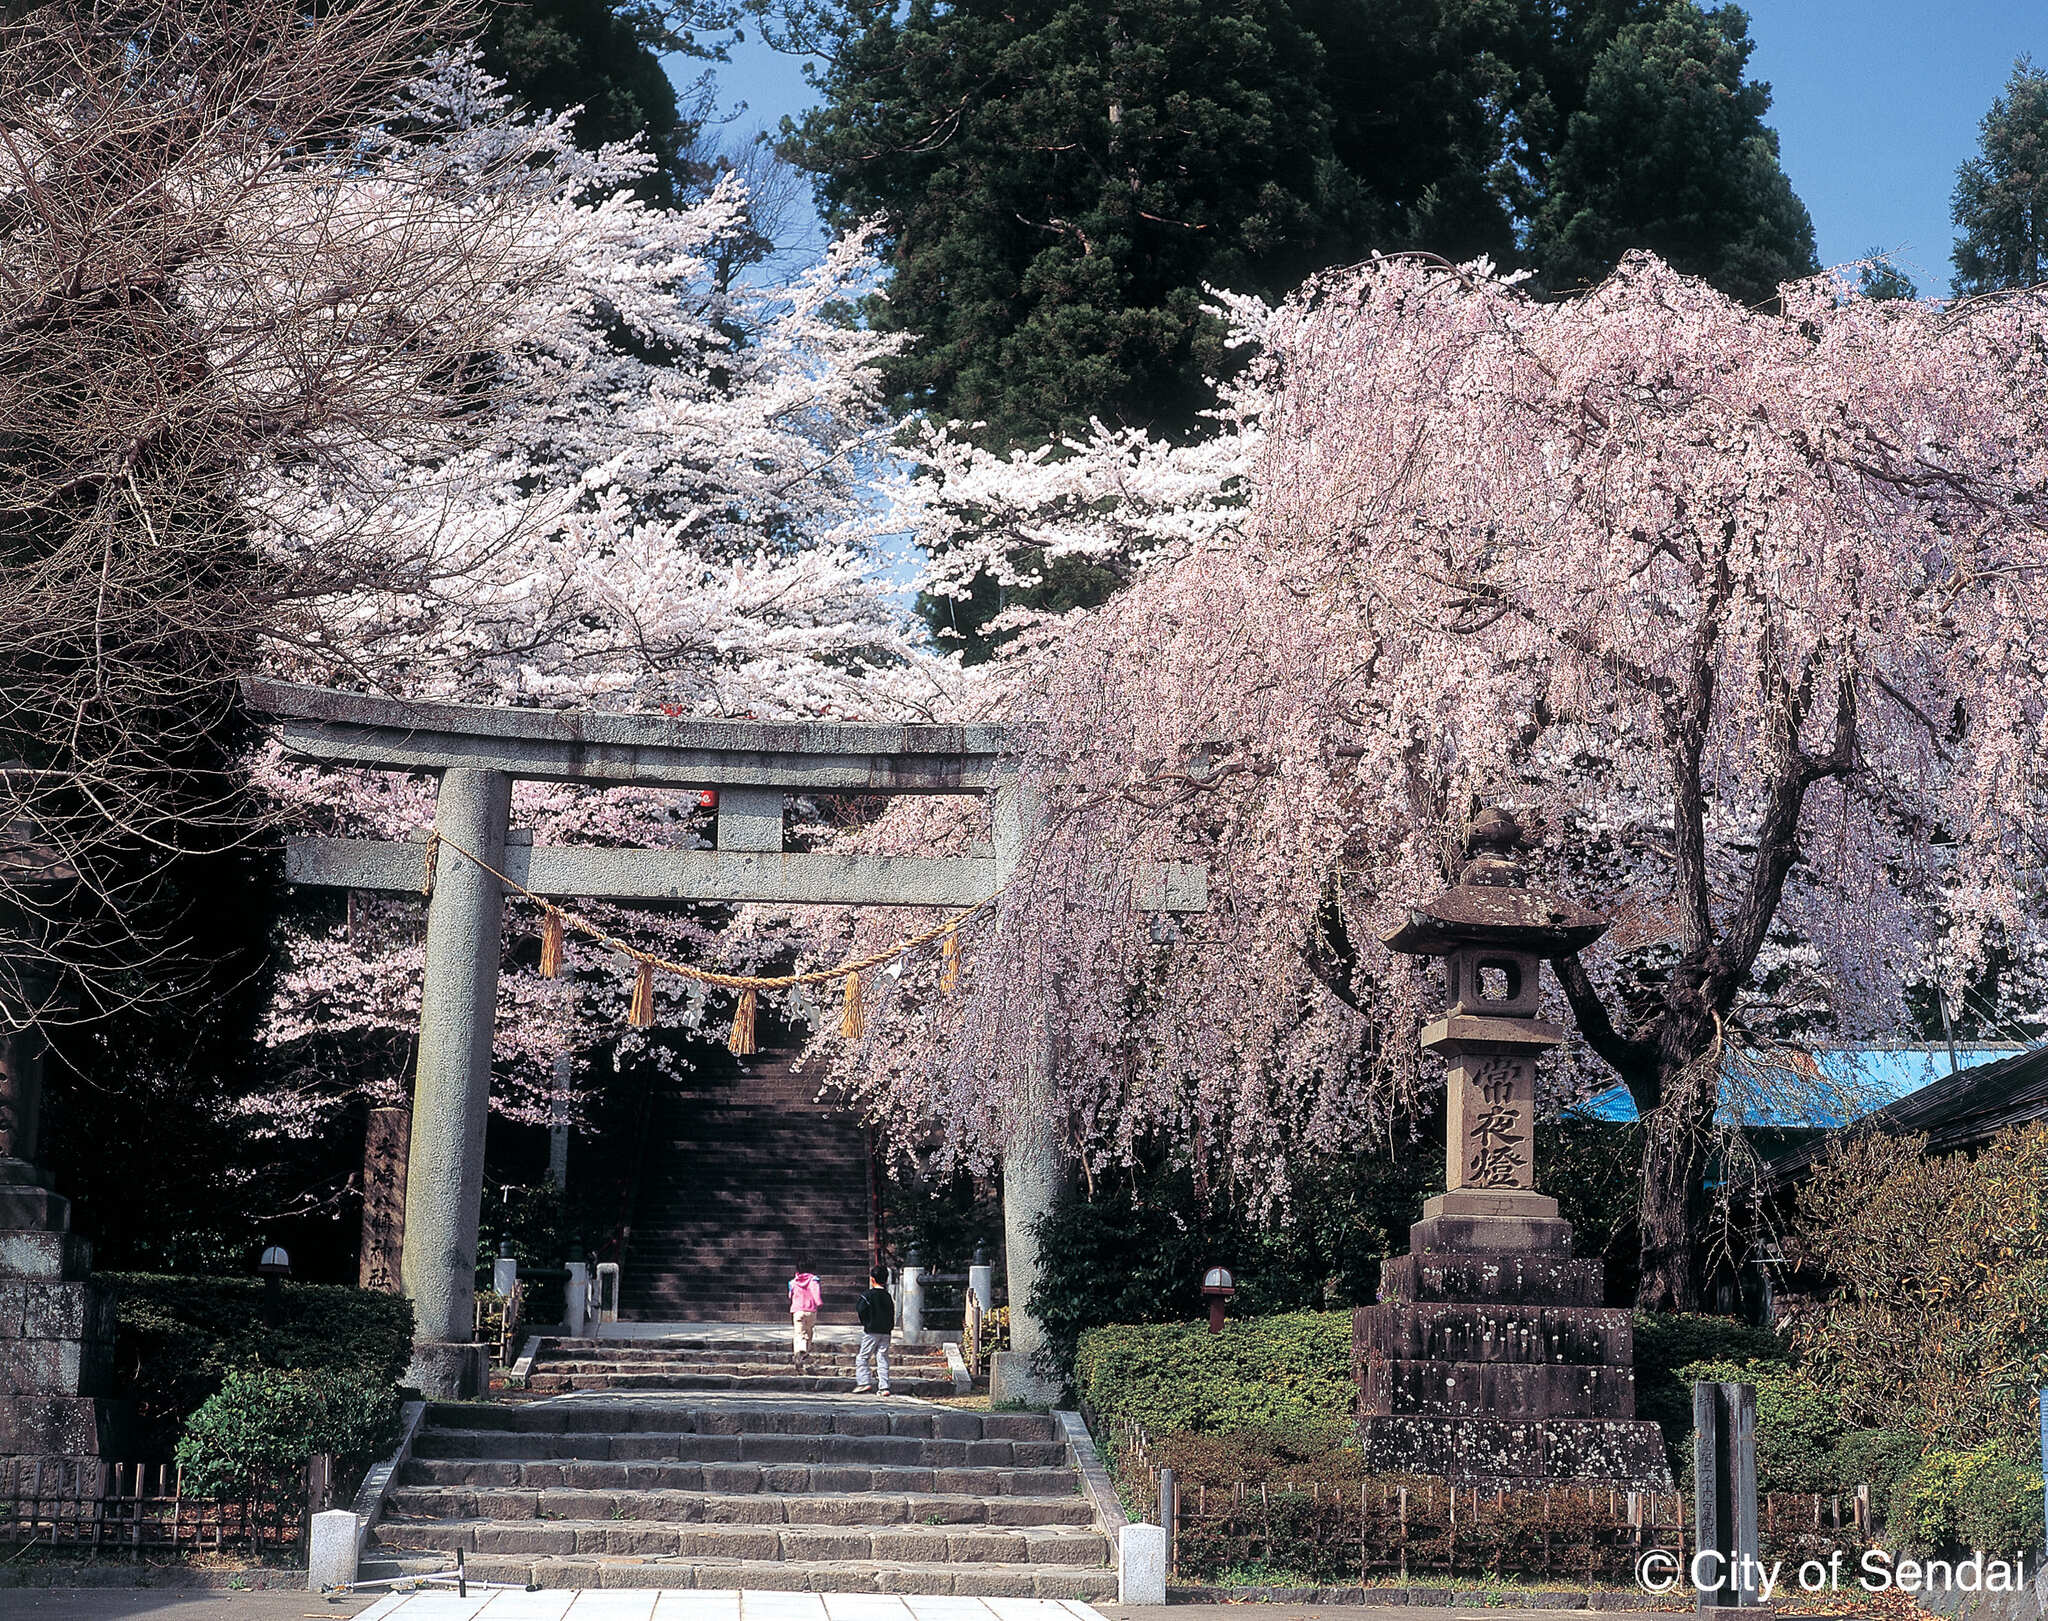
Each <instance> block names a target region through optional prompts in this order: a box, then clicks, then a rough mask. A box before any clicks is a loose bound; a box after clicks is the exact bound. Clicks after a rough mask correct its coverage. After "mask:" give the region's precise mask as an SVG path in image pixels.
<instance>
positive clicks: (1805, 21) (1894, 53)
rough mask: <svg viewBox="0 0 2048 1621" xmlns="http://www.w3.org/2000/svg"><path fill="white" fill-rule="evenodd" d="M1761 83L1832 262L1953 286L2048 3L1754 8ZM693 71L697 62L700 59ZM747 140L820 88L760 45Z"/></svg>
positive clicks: (743, 81)
mask: <svg viewBox="0 0 2048 1621" xmlns="http://www.w3.org/2000/svg"><path fill="white" fill-rule="evenodd" d="M1746 9H1747V10H1748V12H1749V14H1750V17H1751V27H1750V34H1751V37H1752V38H1753V39H1754V40H1755V41H1756V47H1757V48H1756V54H1755V55H1754V56H1753V57H1752V58H1751V60H1750V71H1751V74H1752V75H1753V76H1754V77H1756V78H1759V79H1764V80H1767V81H1768V82H1769V83H1770V85H1771V87H1772V89H1773V91H1774V92H1775V96H1776V102H1775V105H1774V106H1773V108H1772V111H1771V122H1772V123H1773V124H1774V125H1775V126H1776V127H1777V130H1778V133H1779V135H1780V136H1781V137H1782V144H1783V153H1784V163H1785V169H1786V172H1787V173H1789V174H1790V175H1791V177H1792V183H1793V185H1794V187H1795V188H1797V190H1798V192H1799V195H1800V196H1801V197H1802V198H1804V199H1805V201H1806V206H1807V208H1808V209H1809V210H1810V211H1811V212H1812V214H1813V221H1814V228H1815V231H1816V233H1817V235H1818V237H1819V241H1820V253H1821V259H1822V261H1823V262H1825V263H1830V264H1833V263H1840V262H1843V261H1846V260H1850V259H1856V258H1859V257H1861V256H1862V255H1863V254H1864V253H1865V252H1867V251H1868V250H1869V249H1871V248H1873V247H1876V248H1883V249H1886V250H1888V251H1890V252H1892V253H1893V254H1894V255H1895V256H1896V258H1897V260H1898V262H1899V264H1900V265H1901V267H1902V268H1904V269H1905V270H1906V271H1907V273H1908V274H1909V275H1911V276H1912V277H1913V279H1914V280H1915V281H1916V282H1918V283H1919V284H1920V289H1921V291H1922V292H1923V293H1943V292H1946V291H1947V290H1948V275H1949V261H1948V255H1949V246H1950V243H1951V241H1952V240H1953V237H1954V231H1953V228H1952V227H1951V226H1950V224H1949V218H1948V199H1949V192H1950V189H1951V188H1952V187H1953V185H1954V183H1955V172H1956V165H1957V164H1959V163H1961V162H1962V161H1963V160H1964V159H1965V158H1966V157H1968V156H1969V155H1970V153H1971V152H1972V151H1974V150H1975V148H1976V143H1977V121H1978V120H1979V119H1980V118H1982V117H1983V116H1984V113H1985V110H1986V109H1987V108H1988V107H1989V106H1990V105H1991V101H1992V98H1993V97H1994V96H1995V95H1997V93H1998V90H1999V87H2000V86H2001V85H2003V84H2004V82H2005V79H2006V75H2007V74H2008V73H2010V72H2011V70H2012V63H2013V59H2014V58H2015V57H2017V56H2020V55H2022V54H2025V53H2029V52H2031V53H2032V54H2033V55H2034V56H2035V57H2036V58H2037V59H2041V60H2048V5H2043V4H2042V3H2041V0H2027V3H2022V0H1752V3H1751V4H1749V5H1748V6H1747V7H1746ZM690 66H692V67H694V64H691V65H690ZM685 76H688V77H694V74H693V73H686V74H685ZM720 89H721V93H722V99H723V101H724V103H725V104H726V105H727V106H731V105H733V104H736V103H739V102H746V103H747V104H748V106H747V110H746V111H745V112H743V113H741V114H740V116H739V118H738V119H737V120H736V122H735V123H734V125H733V128H734V130H735V131H736V132H741V131H748V130H753V129H757V128H768V129H773V128H774V127H775V125H776V122H777V120H779V119H780V118H781V117H782V115H783V114H785V113H794V112H797V111H799V110H800V109H801V108H803V107H804V106H805V105H807V103H808V100H809V91H808V88H807V87H806V86H805V84H804V82H803V77H802V74H801V72H800V70H799V68H798V66H797V64H796V63H795V62H793V61H790V60H789V59H788V58H785V57H779V56H777V55H776V54H775V53H774V52H773V51H771V50H769V49H768V48H767V47H766V46H765V45H764V44H762V43H761V42H760V41H759V39H758V38H755V37H750V38H749V39H748V40H747V42H746V43H745V44H744V45H741V46H739V47H738V48H737V49H736V50H735V51H734V53H733V61H732V63H731V65H730V66H728V67H726V68H724V69H722V70H721V71H720Z"/></svg>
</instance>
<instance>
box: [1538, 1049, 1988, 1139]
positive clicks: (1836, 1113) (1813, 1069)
mask: <svg viewBox="0 0 2048 1621" xmlns="http://www.w3.org/2000/svg"><path fill="white" fill-rule="evenodd" d="M2024 1051H2026V1049H2025V1048H2024V1047H2020V1046H2016V1045H2011V1044H2008V1045H2005V1046H1999V1047H1962V1046H1959V1047H1957V1048H1956V1053H1955V1067H1956V1068H1957V1069H1968V1068H1969V1067H1970V1066H1971V1065H1973V1064H1990V1063H1996V1062H1997V1061H1998V1060H1999V1059H2001V1058H2010V1057H2012V1056H2013V1054H2015V1053H2018V1052H2024ZM1949 1073H1950V1067H1949V1053H1948V1048H1946V1047H1838V1048H1824V1049H1822V1050H1821V1051H1819V1052H1816V1053H1814V1054H1812V1055H1811V1057H1810V1058H1809V1057H1808V1056H1807V1055H1806V1054H1803V1053H1798V1054H1787V1055H1781V1056H1779V1057H1778V1058H1777V1059H1776V1061H1775V1062H1770V1061H1765V1060H1763V1059H1761V1058H1758V1057H1754V1056H1745V1057H1744V1058H1743V1059H1741V1060H1739V1061H1736V1060H1731V1061H1730V1062H1729V1063H1728V1064H1727V1065H1726V1066H1725V1067H1724V1068H1723V1070H1722V1074H1721V1108H1722V1113H1723V1117H1724V1118H1726V1119H1730V1120H1732V1119H1734V1118H1735V1117H1736V1116H1737V1115H1739V1116H1740V1118H1741V1121H1742V1124H1744V1125H1746V1126H1780V1127H1787V1126H1790V1127H1798V1126H1804V1127H1808V1128H1812V1129H1818V1130H1830V1131H1831V1130H1834V1129H1836V1128H1837V1127H1840V1126H1845V1125H1847V1124H1848V1123H1849V1122H1850V1121H1852V1120H1860V1119H1862V1118H1863V1116H1864V1115H1866V1114H1869V1113H1870V1112H1871V1111H1872V1110H1874V1109H1882V1108H1883V1107H1884V1106H1885V1105H1886V1104H1888V1103H1896V1102H1898V1100H1899V1099H1900V1098H1903V1097H1909V1096H1911V1095H1912V1094H1913V1093H1915V1092H1917V1091H1919V1090H1920V1088H1922V1087H1923V1086H1927V1085H1929V1084H1931V1083H1932V1082H1935V1081H1939V1080H1942V1079H1944V1078H1946V1077H1947V1075H1948V1074H1949ZM1572 1112H1574V1113H1577V1114H1581V1115H1586V1116H1590V1117H1591V1118H1593V1119H1595V1120H1633V1119H1635V1118H1636V1105H1635V1099H1633V1098H1631V1097H1630V1096H1629V1095H1628V1090H1627V1088H1626V1087H1622V1086H1614V1087H1610V1088H1609V1089H1608V1090H1607V1091H1605V1092H1602V1093H1600V1094H1599V1095H1598V1096H1597V1097H1594V1098H1590V1099H1588V1100H1587V1101H1586V1102H1584V1103H1581V1104H1579V1105H1578V1106H1577V1107H1576V1109H1574V1110H1573V1111H1572Z"/></svg>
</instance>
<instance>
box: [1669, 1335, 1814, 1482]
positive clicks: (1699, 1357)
mask: <svg viewBox="0 0 2048 1621" xmlns="http://www.w3.org/2000/svg"><path fill="white" fill-rule="evenodd" d="M1635 1329H1636V1336H1635V1338H1636V1416H1637V1417H1638V1418H1649V1419H1655V1420H1656V1422H1657V1426H1658V1428H1659V1429H1661V1430H1662V1431H1663V1432H1664V1444H1665V1445H1666V1446H1668V1447H1669V1448H1670V1449H1671V1454H1672V1457H1673V1458H1674V1460H1679V1461H1682V1460H1683V1458H1684V1456H1685V1454H1686V1452H1687V1451H1688V1450H1689V1449H1690V1448H1691V1445H1692V1382H1691V1381H1690V1380H1689V1379H1687V1378H1686V1377H1685V1376H1684V1374H1683V1373H1682V1372H1681V1370H1682V1369H1684V1368H1686V1367H1689V1366H1691V1365H1692V1364H1694V1363H1699V1362H1717V1363H1731V1362H1733V1363H1748V1364H1750V1365H1751V1366H1757V1365H1760V1364H1767V1363H1773V1362H1783V1361H1785V1360H1786V1357H1787V1354H1788V1353H1787V1352H1786V1349H1785V1346H1784V1343H1783V1342H1782V1341H1781V1340H1779V1338H1778V1337H1777V1335H1775V1334H1773V1333H1771V1332H1770V1330H1769V1329H1764V1328H1753V1327H1751V1326H1750V1325H1749V1324H1748V1323H1745V1322H1742V1321H1740V1320H1739V1319H1737V1318H1734V1317H1713V1316H1708V1315H1707V1314H1705V1313H1701V1312H1653V1311H1639V1312H1637V1313H1636V1314H1635Z"/></svg>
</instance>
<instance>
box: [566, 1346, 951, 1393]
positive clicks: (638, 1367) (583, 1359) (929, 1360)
mask: <svg viewBox="0 0 2048 1621" xmlns="http://www.w3.org/2000/svg"><path fill="white" fill-rule="evenodd" d="M789 1344H790V1342H789V1338H788V1336H787V1335H778V1336H773V1337H771V1336H769V1335H766V1334H762V1335H759V1336H750V1337H744V1338H742V1337H737V1336H734V1335H729V1334H720V1335H711V1334H706V1335H690V1334H669V1335H663V1336H661V1337H660V1338H633V1339H602V1340H600V1339H575V1340H572V1339H546V1338H544V1339H543V1340H542V1341H541V1343H540V1349H539V1352H538V1354H537V1355H536V1356H535V1357H534V1360H533V1368H532V1371H531V1372H530V1373H529V1374H528V1375H527V1381H526V1388H527V1390H528V1391H530V1392H532V1393H533V1394H535V1395H557V1394H561V1393H563V1392H567V1391H579V1390H648V1391H652V1390H667V1391H709V1390H721V1391H735V1392H737V1391H747V1392H754V1393H760V1394H769V1393H774V1394H790V1393H816V1394H844V1393H845V1392H847V1391H849V1390H851V1389H852V1387H853V1354H854V1345H853V1343H852V1342H851V1341H850V1340H848V1339H844V1338H839V1337H836V1336H835V1337H831V1338H827V1337H826V1334H825V1332H823V1331H821V1333H820V1335H819V1337H818V1338H817V1340H816V1341H815V1342H814V1343H813V1346H812V1351H811V1356H810V1360H809V1362H808V1363H807V1364H806V1366H805V1368H804V1369H802V1370H801V1371H800V1370H798V1369H797V1368H795V1367H794V1366H792V1365H791V1363H790V1360H789ZM889 1367H890V1381H889V1388H890V1389H891V1391H893V1392H894V1393H895V1394H896V1395H899V1396H951V1395H953V1394H954V1387H953V1375H952V1371H951V1368H952V1365H951V1363H949V1362H948V1361H947V1359H946V1353H945V1350H944V1348H943V1347H941V1346H936V1345H921V1346H911V1345H904V1344H902V1343H901V1342H898V1343H897V1344H896V1345H894V1346H893V1347H891V1349H890V1352H889Z"/></svg>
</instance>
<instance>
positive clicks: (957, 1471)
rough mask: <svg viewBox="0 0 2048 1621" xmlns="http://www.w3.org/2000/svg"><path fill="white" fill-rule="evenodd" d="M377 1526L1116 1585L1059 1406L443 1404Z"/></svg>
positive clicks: (713, 1569)
mask: <svg viewBox="0 0 2048 1621" xmlns="http://www.w3.org/2000/svg"><path fill="white" fill-rule="evenodd" d="M375 1539H376V1541H377V1543H378V1545H379V1546H380V1548H381V1549H383V1550H385V1552H386V1555H387V1557H389V1556H397V1557H401V1558H402V1557H403V1556H404V1554H405V1553H406V1552H407V1551H411V1552H415V1553H416V1552H420V1551H426V1550H433V1551H438V1552H441V1553H453V1552H454V1551H455V1550H456V1549H461V1550H463V1551H464V1553H465V1556H466V1559H467V1563H468V1570H469V1574H470V1576H471V1577H472V1578H473V1579H476V1580H483V1581H503V1582H517V1583H522V1584H534V1585H538V1586H541V1587H551V1588H562V1587H583V1588H588V1587H640V1588H646V1587H667V1588H690V1587H697V1588H725V1589H730V1588H743V1589H754V1590H761V1589H780V1590H791V1589H794V1590H799V1591H808V1592H824V1593H873V1592H880V1593H929V1594H958V1595H962V1596H967V1597H984V1598H997V1597H1014V1598H1066V1599H1084V1600H1087V1599H1105V1598H1113V1597H1114V1596H1115V1593H1116V1575H1115V1571H1114V1568H1113V1559H1112V1554H1111V1548H1110V1543H1109V1539H1108V1538H1107V1537H1106V1536H1105V1535H1104V1534H1103V1532H1102V1529H1101V1528H1100V1526H1099V1525H1098V1524H1097V1522H1096V1519H1095V1516H1094V1510H1093V1505H1092V1502H1091V1500H1090V1498H1089V1497H1088V1496H1087V1494H1086V1493H1085V1491H1084V1490H1083V1488H1082V1484H1081V1479H1080V1476H1079V1474H1078V1472H1077V1470H1076V1469H1075V1467H1074V1464H1073V1461H1072V1460H1071V1458H1070V1456H1069V1454H1068V1451H1067V1446H1066V1443H1065V1441H1064V1440H1063V1439H1062V1438H1061V1432H1060V1430H1059V1428H1058V1426H1057V1421H1056V1420H1054V1419H1053V1418H1052V1417H1050V1416H1048V1415H1045V1414H1039V1413H983V1412H970V1411H964V1410H960V1409H954V1408H947V1407H939V1406H934V1405H932V1404H929V1403H924V1402H918V1401H914V1400H908V1399H906V1398H904V1397H902V1396H900V1395H899V1396H895V1397H890V1398H880V1397H844V1396H842V1397H837V1398H824V1397H815V1396H812V1397H806V1396H802V1395H791V1396H784V1397H781V1398H779V1399H775V1398H765V1399H764V1398H762V1397H760V1396H756V1395H751V1394H750V1395H746V1396H719V1395H706V1396H700V1397H692V1398H678V1399H675V1400H671V1401H666V1402H656V1401H653V1400H651V1399H648V1398H638V1399H635V1398H630V1397H620V1396H603V1395H597V1396H566V1397H560V1398H555V1399H551V1400H544V1401H538V1402H532V1403H528V1404H525V1405H522V1406H506V1405H497V1404H493V1405H452V1404H436V1405H435V1406H433V1407H432V1408H430V1409H429V1412H428V1416H427V1424H426V1427H425V1428H423V1429H422V1431H421V1432H420V1434H419V1437H418V1439H417V1441H416V1442H415V1444H414V1447H413V1453H412V1460H411V1462H410V1463H409V1464H408V1465H407V1466H406V1471H405V1474H404V1477H403V1483H402V1484H401V1485H400V1486H399V1487H398V1488H397V1489H396V1490H395V1491H394V1493H393V1494H392V1498H391V1501H390V1505H389V1508H388V1510H387V1513H386V1516H385V1518H383V1519H382V1520H380V1521H379V1522H378V1524H377V1527H376V1530H375Z"/></svg>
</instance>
